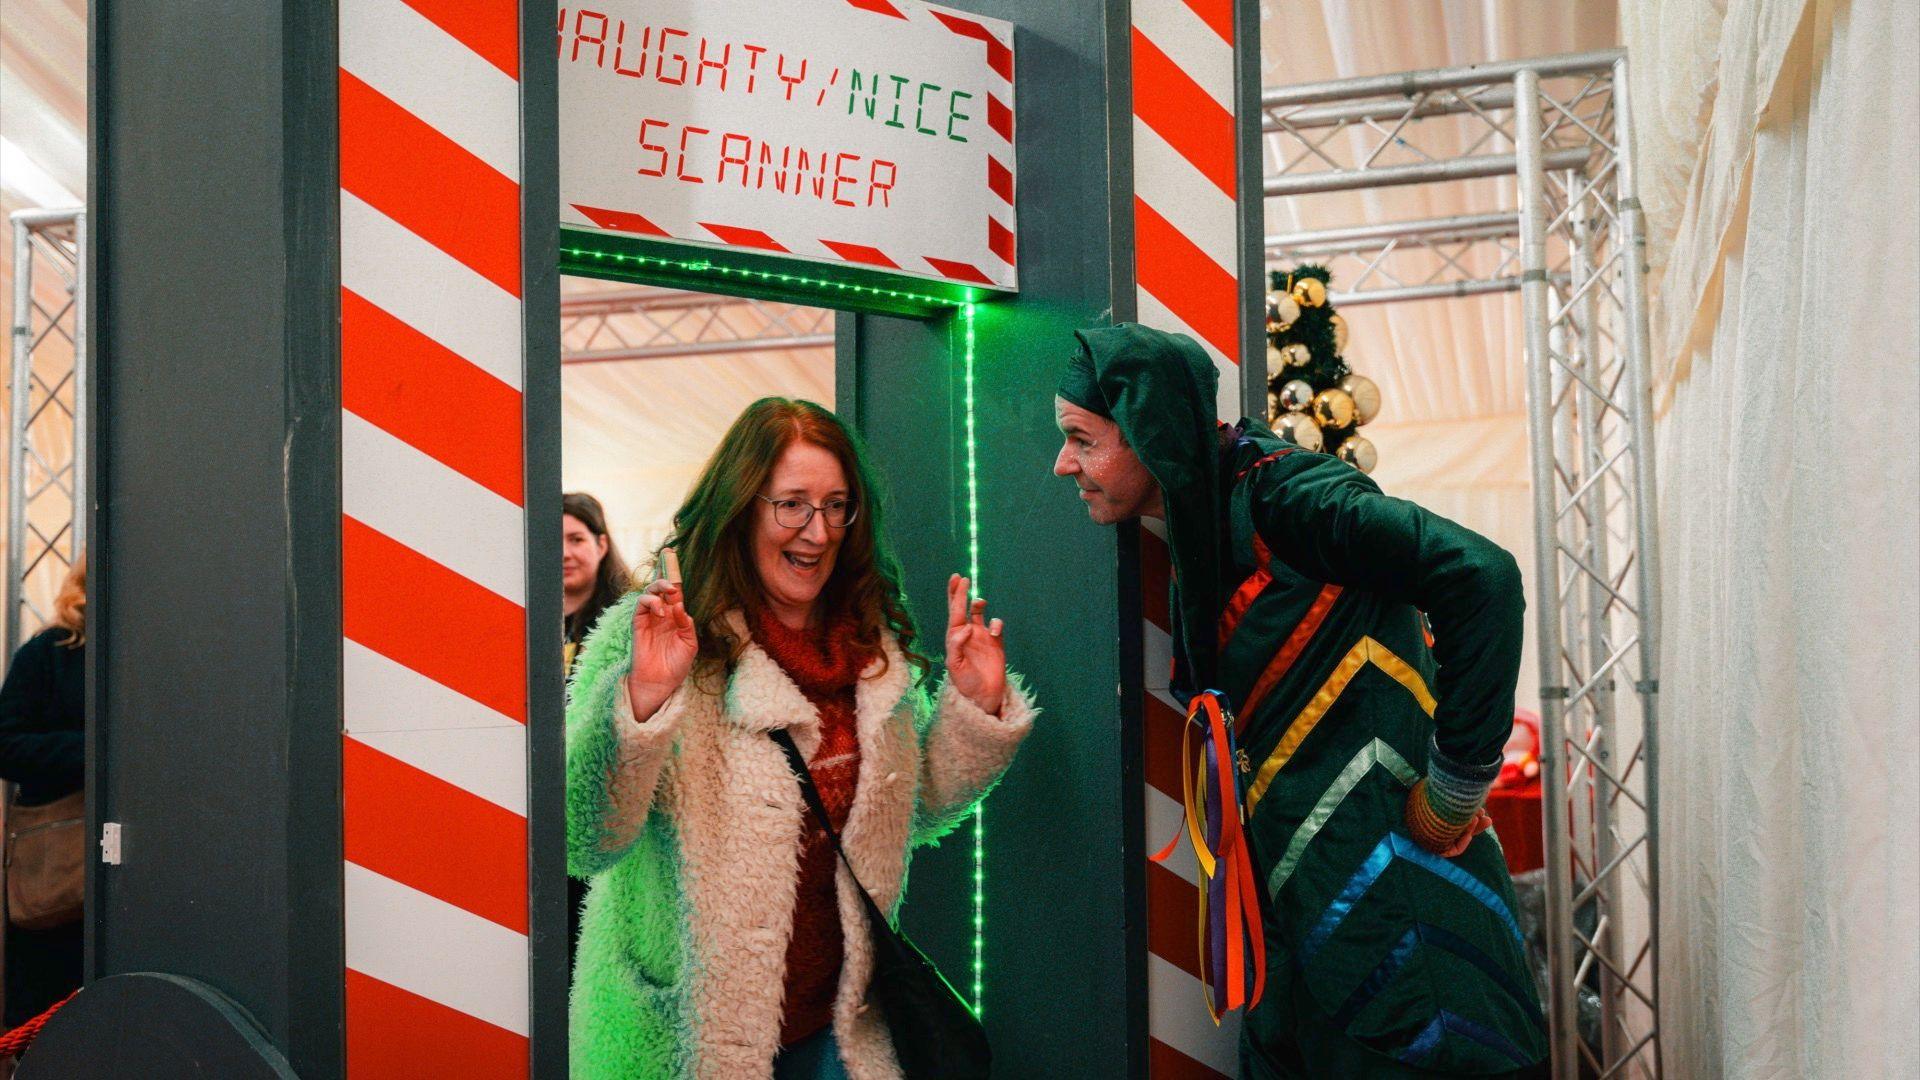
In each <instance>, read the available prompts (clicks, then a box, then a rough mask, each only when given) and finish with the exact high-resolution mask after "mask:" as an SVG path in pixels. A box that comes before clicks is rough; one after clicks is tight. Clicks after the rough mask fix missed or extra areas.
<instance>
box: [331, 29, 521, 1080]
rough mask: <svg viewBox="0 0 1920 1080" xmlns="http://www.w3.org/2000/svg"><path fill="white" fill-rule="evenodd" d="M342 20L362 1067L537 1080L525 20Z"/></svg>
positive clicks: (353, 782)
mask: <svg viewBox="0 0 1920 1080" xmlns="http://www.w3.org/2000/svg"><path fill="white" fill-rule="evenodd" d="M339 14H340V28H339V30H340V39H339V42H340V70H339V83H340V98H339V100H340V268H341V269H340V317H341V350H340V353H341V356H340V360H341V414H342V415H341V514H342V521H341V573H342V584H341V587H342V605H343V612H342V631H343V640H342V642H341V648H342V650H343V658H342V659H343V690H344V713H345V715H344V717H343V730H344V744H343V746H342V749H341V754H342V765H341V771H342V789H343V803H344V805H343V832H344V854H345V867H344V890H345V939H346V940H345V959H346V968H347V971H346V1044H347V1051H346V1060H347V1075H348V1076H350V1077H356V1078H358V1077H386V1076H460V1077H515V1076H525V1075H527V1071H528V1045H527V1040H528V1034H529V1019H528V1017H529V1002H528V996H529V994H528V904H527V776H526V760H527V740H526V724H527V720H528V716H527V667H526V664H527V640H526V630H525V626H526V604H527V597H526V581H527V566H526V556H527V552H526V541H525V513H526V509H525V505H524V495H523V482H522V468H523V464H522V463H523V448H522V431H523V419H522V418H523V411H522V401H521V391H522V385H523V372H524V359H525V358H524V356H523V345H522V342H523V336H522V329H521V319H522V306H521V299H522V287H523V283H522V259H521V220H520V218H521V202H520V198H521V195H520V176H519V162H520V135H521V133H520V87H519V64H520V56H519V41H520V36H519V12H518V9H517V5H516V4H515V3H514V2H513V0H468V2H463V3H458V4H455V3H449V2H446V0H341V2H340V6H339Z"/></svg>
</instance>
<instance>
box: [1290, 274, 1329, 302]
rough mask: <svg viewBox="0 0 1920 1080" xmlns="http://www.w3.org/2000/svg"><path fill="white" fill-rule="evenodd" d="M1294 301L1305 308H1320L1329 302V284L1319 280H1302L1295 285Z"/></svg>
mask: <svg viewBox="0 0 1920 1080" xmlns="http://www.w3.org/2000/svg"><path fill="white" fill-rule="evenodd" d="M1293 299H1294V302H1295V303H1297V304H1299V305H1300V306H1301V307H1303V308H1308V307H1319V306H1320V305H1321V304H1324V303H1326V302H1327V284H1326V282H1324V281H1321V280H1320V279H1319V278H1301V279H1300V280H1299V281H1296V282H1294V283H1293Z"/></svg>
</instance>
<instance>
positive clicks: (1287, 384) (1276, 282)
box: [1267, 265, 1380, 472]
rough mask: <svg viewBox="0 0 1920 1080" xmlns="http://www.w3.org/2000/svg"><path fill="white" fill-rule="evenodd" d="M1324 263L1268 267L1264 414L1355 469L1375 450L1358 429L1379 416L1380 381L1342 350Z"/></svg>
mask: <svg viewBox="0 0 1920 1080" xmlns="http://www.w3.org/2000/svg"><path fill="white" fill-rule="evenodd" d="M1332 281H1333V275H1332V274H1330V273H1329V272H1328V271H1327V268H1326V267H1324V266H1313V265H1304V266H1298V267H1295V268H1294V269H1292V270H1287V271H1281V270H1275V271H1273V274H1272V286H1273V291H1272V292H1270V293H1268V294H1267V419H1268V422H1269V423H1271V424H1272V425H1273V429H1274V430H1275V431H1277V432H1279V433H1280V434H1281V435H1282V436H1283V437H1285V438H1286V439H1288V440H1290V441H1292V442H1293V443H1295V444H1297V445H1299V446H1301V447H1303V448H1305V449H1308V450H1320V451H1324V452H1326V453H1329V454H1332V455H1334V456H1335V457H1337V458H1339V459H1340V460H1342V461H1344V462H1346V463H1347V464H1349V465H1352V466H1354V467H1355V468H1357V469H1359V470H1360V471H1361V472H1372V471H1373V466H1374V464H1375V462H1376V461H1377V460H1378V458H1379V455H1378V453H1377V452H1376V451H1375V450H1374V448H1373V443H1372V441H1370V440H1369V439H1368V438H1367V437H1366V436H1364V435H1362V434H1360V432H1359V428H1360V426H1361V425H1363V424H1367V423H1370V422H1372V420H1373V418H1374V417H1376V416H1378V415H1380V388H1379V387H1378V386H1376V385H1374V382H1373V380H1372V379H1369V378H1367V377H1366V376H1365V375H1356V374H1354V373H1353V370H1352V369H1351V368H1349V367H1348V366H1347V361H1346V359H1345V357H1344V356H1342V355H1341V354H1342V353H1343V352H1344V351H1345V349H1346V347H1347V322H1346V320H1345V319H1343V318H1341V317H1340V313H1339V312H1337V311H1335V310H1334V309H1333V305H1332V304H1329V303H1328V302H1327V289H1328V286H1329V285H1330V284H1331V283H1332Z"/></svg>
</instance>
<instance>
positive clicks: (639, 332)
mask: <svg viewBox="0 0 1920 1080" xmlns="http://www.w3.org/2000/svg"><path fill="white" fill-rule="evenodd" d="M560 342H561V351H560V362H561V363H563V364H599V363H611V362H617V361H627V360H664V359H670V358H673V357H682V356H715V355H725V354H737V353H748V352H760V351H764V350H768V349H811V348H830V347H832V345H833V312H831V311H829V310H827V309H826V308H815V307H802V306H800V305H798V304H785V303H778V302H775V301H771V300H755V299H750V298H747V297H739V296H717V295H711V294H707V293H697V292H687V291H684V290H680V289H662V288H653V287H649V286H634V287H631V288H623V289H616V290H612V291H608V292H595V293H584V294H581V295H578V296H569V297H566V298H564V299H562V300H561V302H560Z"/></svg>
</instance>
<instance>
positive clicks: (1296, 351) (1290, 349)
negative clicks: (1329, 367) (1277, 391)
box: [1280, 341, 1313, 367]
mask: <svg viewBox="0 0 1920 1080" xmlns="http://www.w3.org/2000/svg"><path fill="white" fill-rule="evenodd" d="M1280 357H1281V359H1282V360H1284V361H1285V362H1286V365H1287V366H1288V367H1306V366H1307V365H1308V364H1311V363H1313V350H1312V349H1309V348H1307V347H1306V346H1305V345H1302V344H1300V343H1299V342H1297V341H1296V342H1294V343H1293V344H1291V345H1288V346H1287V347H1285V348H1283V349H1281V350H1280Z"/></svg>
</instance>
